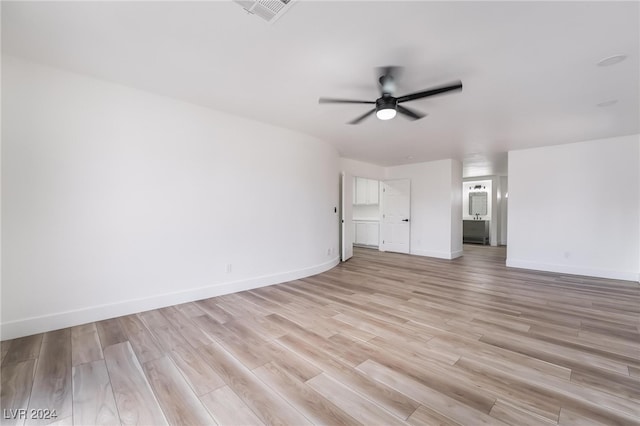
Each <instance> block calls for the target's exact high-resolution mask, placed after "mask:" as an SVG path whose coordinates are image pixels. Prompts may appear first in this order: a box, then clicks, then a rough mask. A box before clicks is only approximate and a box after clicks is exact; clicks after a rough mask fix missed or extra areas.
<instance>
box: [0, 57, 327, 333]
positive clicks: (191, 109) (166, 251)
mask: <svg viewBox="0 0 640 426" xmlns="http://www.w3.org/2000/svg"><path fill="white" fill-rule="evenodd" d="M2 113H3V117H2V118H3V128H2V141H3V147H2V153H3V155H2V201H3V202H2V229H3V235H2V246H3V251H2V265H3V270H2V338H3V339H7V338H12V337H16V336H20V335H26V334H31V333H35V332H41V331H45V330H50V329H57V328H60V327H65V326H70V325H74V324H79V323H84V322H88V321H94V320H99V319H104V318H108V317H113V316H117V315H122V314H126V313H131V312H137V311H141V310H146V309H152V308H156V307H159V306H165V305H170V304H175V303H179V302H184V301H188V300H194V299H199V298H204V297H210V296H213V295H218V294H223V293H228V292H232V291H238V290H241V289H245V288H251V287H256V286H262V285H267V284H272V283H276V282H281V281H285V280H289V279H294V278H299V277H302V276H306V275H310V274H314V273H318V272H321V271H323V270H326V269H329V268H330V267H332V266H334V265H335V264H336V263H337V259H338V216H337V214H336V213H334V207H335V206H337V203H338V189H339V184H338V182H339V160H338V156H337V153H336V151H335V150H334V149H333V148H332V147H331V146H330V145H328V144H326V143H324V142H322V141H319V140H317V139H314V138H311V137H309V136H306V135H302V134H299V133H296V132H293V131H289V130H285V129H282V128H277V127H274V126H270V125H266V124H261V123H258V122H254V121H250V120H246V119H242V118H239V117H234V116H230V115H226V114H223V113H220V112H216V111H212V110H209V109H205V108H201V107H198V106H194V105H191V104H187V103H184V102H180V101H177V100H173V99H170V98H166V97H161V96H156V95H153V94H149V93H146V92H142V91H138V90H134V89H131V88H127V87H123V86H120V85H116V84H111V83H108V82H104V81H100V80H96V79H92V78H89V77H84V76H80V75H76V74H71V73H67V72H64V71H60V70H55V69H52V68H46V67H42V66H39V65H35V64H30V63H28V62H23V61H21V60H18V59H15V58H10V57H4V58H3V63H2ZM227 264H231V265H232V266H231V269H232V271H231V272H230V273H227V272H226V269H227Z"/></svg>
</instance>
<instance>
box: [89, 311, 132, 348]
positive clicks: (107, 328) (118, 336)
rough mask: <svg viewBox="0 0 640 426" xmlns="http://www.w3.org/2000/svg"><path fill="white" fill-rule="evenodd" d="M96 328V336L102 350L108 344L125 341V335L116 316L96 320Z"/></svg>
mask: <svg viewBox="0 0 640 426" xmlns="http://www.w3.org/2000/svg"><path fill="white" fill-rule="evenodd" d="M96 328H97V329H98V336H99V337H100V344H101V345H102V349H103V350H104V349H105V348H106V347H108V346H111V345H115V344H118V343H122V342H126V341H127V335H126V334H125V332H124V330H122V327H121V326H120V321H118V319H117V318H111V319H108V320H104V321H98V322H96Z"/></svg>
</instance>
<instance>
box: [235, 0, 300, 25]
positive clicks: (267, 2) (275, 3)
mask: <svg viewBox="0 0 640 426" xmlns="http://www.w3.org/2000/svg"><path fill="white" fill-rule="evenodd" d="M234 1H235V2H236V3H238V4H239V5H240V6H242V7H243V8H244V10H246V11H247V12H249V13H250V14H252V15H256V16H259V17H261V18H262V19H264V20H265V21H267V22H270V23H273V22H275V21H277V20H278V19H279V18H280V17H281V16H282V15H283V14H284V13H285V12H286V11H287V10H288V9H289V8H290V7H291V4H292V3H294V2H295V0H234Z"/></svg>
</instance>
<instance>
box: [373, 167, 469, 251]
mask: <svg viewBox="0 0 640 426" xmlns="http://www.w3.org/2000/svg"><path fill="white" fill-rule="evenodd" d="M386 177H387V179H402V178H407V179H410V180H411V242H410V252H411V254H417V255H421V256H431V257H439V258H444V259H453V258H455V257H459V256H461V255H462V164H461V163H460V162H459V161H457V160H451V159H447V160H440V161H431V162H428V163H418V164H408V165H403V166H394V167H388V168H386ZM454 240H455V241H454ZM455 242H457V244H456V243H455Z"/></svg>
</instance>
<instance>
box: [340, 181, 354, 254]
mask: <svg viewBox="0 0 640 426" xmlns="http://www.w3.org/2000/svg"><path fill="white" fill-rule="evenodd" d="M340 181H341V182H340V187H341V190H340V193H341V197H340V239H341V242H340V247H341V249H340V258H341V260H342V261H343V262H344V261H345V260H348V259H349V258H350V257H351V256H353V234H354V229H353V176H351V175H350V174H349V173H345V172H342V176H341V179H340Z"/></svg>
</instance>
